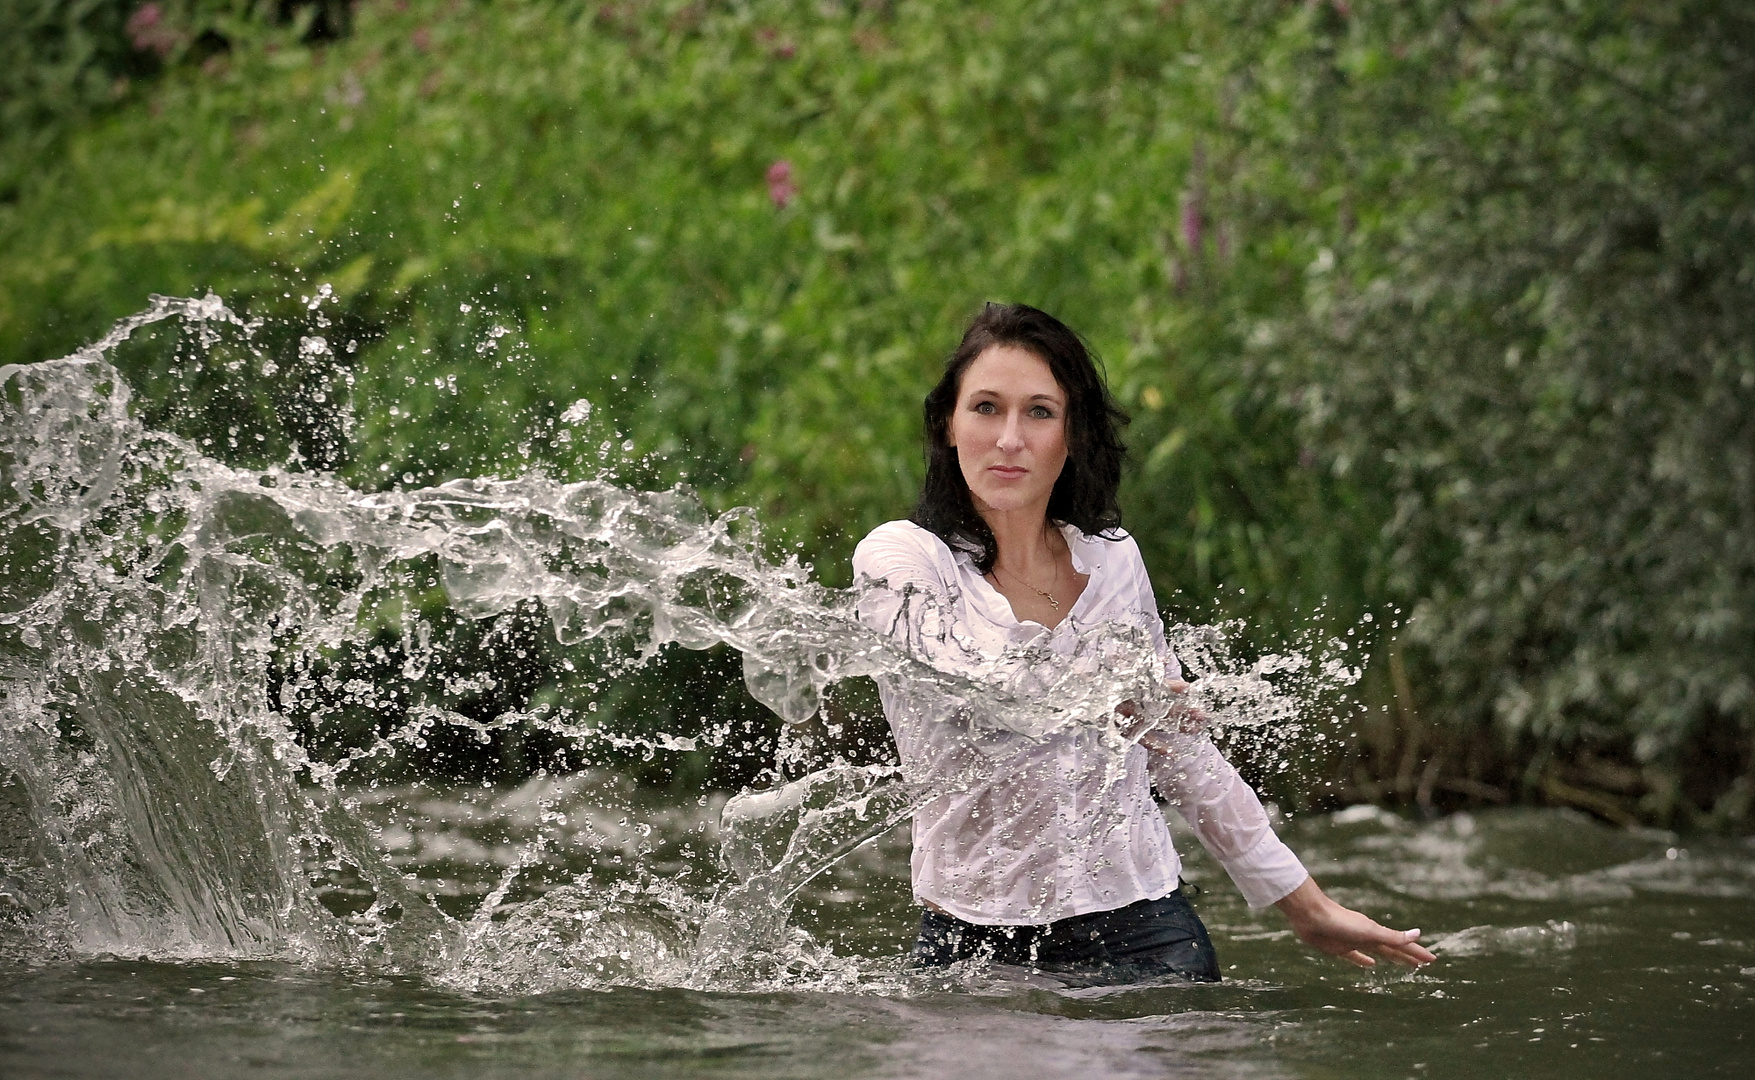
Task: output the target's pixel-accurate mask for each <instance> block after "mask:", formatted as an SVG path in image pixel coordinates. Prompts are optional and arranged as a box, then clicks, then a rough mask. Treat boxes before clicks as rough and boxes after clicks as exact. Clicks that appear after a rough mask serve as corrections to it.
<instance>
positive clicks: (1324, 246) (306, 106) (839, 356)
mask: <svg viewBox="0 0 1755 1080" xmlns="http://www.w3.org/2000/svg"><path fill="white" fill-rule="evenodd" d="M25 6H26V7H27V8H29V7H32V6H31V5H25ZM33 10H35V11H37V12H38V13H37V14H36V15H33V16H32V18H34V19H35V21H34V22H32V23H31V24H30V33H29V34H22V35H18V36H17V37H15V38H14V39H13V40H12V43H11V44H9V45H7V46H6V48H8V49H11V50H13V52H14V53H17V55H9V56H8V60H9V64H8V73H7V74H6V75H5V76H4V78H6V79H7V80H9V82H8V84H7V88H6V89H7V93H6V97H7V104H6V106H5V109H6V112H5V117H6V125H7V130H6V133H5V134H4V136H0V149H3V150H4V153H5V156H6V161H5V162H4V164H3V165H0V362H24V361H30V360H36V359H42V358H46V357H50V356H57V355H61V354H63V353H66V352H67V351H69V350H70V349H71V348H73V347H75V346H76V345H78V344H79V343H81V342H84V341H89V340H91V339H92V338H93V337H95V336H96V335H97V334H99V333H100V332H101V331H102V330H103V328H105V327H106V326H107V325H108V323H109V322H110V321H111V320H113V319H115V318H117V317H120V316H122V315H125V314H128V313H130V312H133V311H135V310H138V309H139V308H141V307H143V306H144V304H145V301H146V296H147V294H148V293H165V294H181V295H191V294H199V293H201V292H202V291H204V290H212V291H214V292H216V293H217V294H219V295H220V296H221V297H223V298H224V299H225V300H226V302H227V303H228V304H230V305H232V306H233V307H234V308H235V309H237V310H240V311H244V312H248V313H249V314H251V315H256V316H266V317H269V318H270V319H271V320H272V323H271V327H270V329H268V330H266V331H265V336H264V342H265V346H266V347H267V348H268V349H270V350H271V351H272V352H273V353H274V357H275V362H274V363H273V364H272V365H271V368H270V369H269V370H267V371H264V370H263V369H262V368H260V367H259V366H258V367H257V368H255V369H253V371H254V375H253V377H250V378H240V377H238V375H237V373H236V372H235V371H227V370H226V368H225V365H224V364H223V363H218V362H213V361H212V359H211V358H198V359H191V358H190V356H189V354H188V353H186V352H179V351H178V350H177V349H175V348H171V347H153V346H152V343H151V342H146V343H143V344H142V345H141V346H140V347H138V348H135V349H132V350H130V351H128V352H127V353H125V355H124V357H123V360H124V365H125V367H127V368H128V372H127V373H128V374H129V376H130V378H131V381H132V382H133V383H134V385H135V386H136V388H137V389H138V390H139V391H140V395H141V405H140V407H141V409H142V410H143V413H144V414H145V415H147V416H148V417H149V418H150V419H151V420H152V421H153V422H155V423H158V424H161V425H168V426H169V427H171V428H173V429H175V430H179V431H181V432H183V433H185V434H188V435H190V436H191V437H194V438H197V439H200V440H211V441H210V442H209V443H208V445H209V446H211V447H212V449H213V450H214V451H215V452H216V453H217V454H219V455H220V456H222V457H226V458H228V459H230V460H234V461H237V462H239V463H241V464H251V465H261V464H265V463H268V462H285V461H287V460H289V459H290V460H293V461H295V462H296V463H298V464H299V465H300V466H301V467H317V468H326V469H335V470H338V471H340V472H341V473H343V474H344V475H346V476H347V477H348V479H349V480H350V482H352V483H355V484H358V485H363V486H366V487H374V488H375V487H385V486H392V485H397V484H416V483H428V482H432V481H435V480H439V479H444V478H448V477H454V476H460V475H473V474H479V473H484V472H498V473H509V472H516V471H521V470H525V469H532V468H535V469H543V470H546V471H548V472H551V473H553V474H556V475H560V476H565V477H584V476H588V475H597V474H600V473H605V474H607V475H610V476H614V477H617V478H620V479H623V480H626V481H629V482H632V483H637V484H640V485H644V486H665V485H669V484H672V483H677V482H686V483H688V484H691V485H693V486H694V487H695V488H697V489H698V490H699V491H701V492H702V493H703V495H704V497H706V498H707V500H708V501H709V503H710V504H711V505H713V506H715V507H718V508H727V507H730V506H733V505H739V504H748V505H753V506H755V507H757V508H758V509H759V510H760V512H761V514H762V517H763V519H764V521H765V522H766V523H767V528H768V530H769V533H768V535H769V539H770V542H771V543H772V544H773V546H774V549H775V550H776V552H777V553H781V552H796V553H798V554H800V555H802V556H803V557H805V558H806V559H808V560H810V561H811V562H812V563H813V564H814V565H815V566H816V567H817V571H818V575H819V577H820V578H821V579H822V580H824V581H825V582H827V583H830V584H846V583H847V572H846V570H845V566H846V560H847V556H848V554H849V553H850V550H851V546H852V544H853V543H854V542H855V541H856V540H857V539H858V537H859V536H861V535H862V534H863V533H864V532H865V531H866V530H867V529H869V528H870V527H871V526H873V525H875V524H876V523H878V522H880V521H883V520H886V519H889V518H894V517H899V516H903V515H905V514H906V513H907V512H908V511H909V509H910V500H911V497H912V494H913V492H914V490H915V487H916V484H917V481H918V477H919V474H920V461H919V450H918V444H919V431H918V417H917V415H916V414H917V410H918V399H919V397H920V396H921V393H922V392H923V390H924V388H925V387H926V386H928V385H929V384H930V382H931V380H932V377H933V374H934V371H935V369H936V368H937V367H938V365H939V364H940V363H941V362H942V358H943V356H944V355H945V353H946V352H947V351H948V350H949V348H950V347H951V346H952V344H953V343H954V341H955V338H956V335H957V332H958V329H959V327H960V325H961V323H962V322H964V321H965V320H966V319H967V317H968V315H969V313H970V312H971V311H972V310H973V309H974V308H975V307H976V306H977V305H978V304H979V303H980V302H981V301H982V300H984V299H1007V300H1020V301H1025V302H1029V303H1033V304H1036V305H1039V306H1042V307H1045V308H1047V309H1049V310H1051V311H1054V312H1056V313H1057V314H1059V315H1060V316H1062V317H1063V318H1065V319H1066V320H1067V321H1068V322H1070V323H1071V324H1073V325H1074V326H1076V327H1079V328H1080V329H1082V330H1083V331H1084V332H1085V333H1086V334H1087V335H1088V336H1089V337H1090V339H1091V340H1092V342H1093V344H1094V345H1095V346H1096V347H1097V348H1098V350H1099V351H1100V353H1101V354H1102V355H1103V356H1104V358H1105V360H1106V362H1107V365H1108V371H1109V375H1110V378H1111V381H1112V383H1113V385H1114V387H1115V389H1116V391H1117V393H1118V395H1119V397H1120V398H1121V400H1122V402H1123V404H1124V405H1125V406H1126V407H1127V408H1128V409H1129V410H1130V412H1132V414H1133V416H1134V422H1133V424H1132V426H1131V429H1130V433H1129V435H1130V443H1131V446H1132V448H1133V455H1134V460H1133V467H1132V470H1131V472H1130V474H1129V478H1128V481H1127V484H1128V487H1127V491H1126V493H1125V499H1124V506H1125V507H1126V509H1127V523H1128V527H1129V530H1130V531H1131V532H1133V533H1134V534H1135V535H1136V536H1137V537H1138V538H1139V540H1140V543H1141V546H1142V548H1143V549H1144V551H1145V553H1146V557H1147V561H1148V564H1149V565H1150V567H1151V569H1152V572H1153V574H1154V577H1155V580H1156V581H1157V583H1158V588H1159V592H1160V597H1161V598H1162V599H1163V600H1164V601H1165V603H1166V605H1167V607H1168V609H1169V611H1170V612H1171V613H1173V614H1176V615H1180V616H1182V617H1186V618H1191V619H1199V620H1212V619H1238V620H1242V621H1243V624H1244V625H1245V626H1246V627H1247V633H1248V635H1249V636H1250V640H1251V642H1252V645H1253V647H1256V648H1271V647H1273V646H1274V645H1275V644H1276V643H1278V642H1281V641H1283V640H1285V639H1286V638H1287V637H1288V636H1289V635H1294V634H1296V633H1297V632H1299V630H1300V628H1305V627H1310V626H1319V627H1324V628H1327V629H1328V630H1330V631H1334V632H1340V633H1344V632H1345V630H1346V629H1347V628H1353V629H1354V630H1355V631H1356V632H1363V631H1366V630H1369V631H1371V633H1370V634H1367V637H1369V638H1371V639H1372V640H1369V641H1366V642H1364V643H1363V644H1364V647H1365V648H1366V650H1367V651H1368V652H1369V654H1370V656H1371V661H1370V664H1369V665H1368V669H1367V674H1366V678H1365V680H1364V681H1363V682H1362V683H1361V684H1360V685H1359V686H1358V688H1357V693H1358V698H1359V702H1360V703H1361V704H1362V706H1363V707H1364V708H1363V711H1362V712H1360V713H1358V714H1357V715H1356V716H1355V718H1354V719H1353V720H1351V721H1349V727H1348V730H1347V731H1346V733H1345V734H1346V737H1345V738H1344V739H1340V740H1335V741H1333V742H1331V744H1330V745H1331V746H1338V747H1339V749H1335V750H1330V751H1325V752H1324V753H1323V754H1322V755H1317V754H1315V752H1314V751H1312V752H1311V756H1310V759H1309V760H1308V761H1307V762H1306V763H1305V764H1304V765H1303V766H1301V767H1300V768H1299V769H1297V770H1294V773H1295V775H1294V776H1292V777H1291V779H1290V780H1289V781H1287V782H1285V784H1284V790H1282V791H1281V792H1279V794H1280V796H1281V798H1282V801H1283V802H1285V803H1286V804H1287V805H1288V806H1308V805H1313V804H1318V803H1321V802H1323V801H1324V800H1327V801H1330V802H1332V801H1334V800H1339V799H1355V798H1369V799H1377V800H1386V801H1392V802H1404V803H1407V804H1410V805H1417V806H1420V807H1423V808H1426V809H1443V808H1449V807H1458V806H1467V805H1485V804H1498V803H1505V802H1515V801H1544V802H1550V803H1559V804H1563V805H1569V806H1573V807H1577V808H1580V809H1583V810H1586V811H1588V812H1591V813H1593V814H1596V815H1598V816H1600V817H1603V818H1607V819H1609V820H1612V821H1619V822H1628V823H1631V822H1638V821H1643V822H1653V823H1659V824H1666V825H1679V826H1693V827H1731V828H1739V827H1742V828H1746V827H1747V825H1748V823H1749V821H1750V820H1751V814H1752V812H1755V811H1752V807H1751V800H1752V798H1755V430H1752V425H1755V226H1752V217H1755V108H1752V106H1755V17H1752V16H1751V15H1750V14H1749V13H1748V12H1747V11H1746V10H1745V9H1744V7H1743V6H1742V5H1738V4H1734V3H1729V2H1714V0H1675V2H1666V3H1650V2H1638V0H1550V2H1536V0H1499V2H1495V0H1475V2H1465V3H1461V4H1451V3H1437V2H1433V0H1415V2H1411V3H1373V2H1366V0H1353V2H1346V0H1323V2H1302V0H1300V2H1282V3H1246V2H1236V3H1230V2H1226V3H1211V4H1194V3H1177V2H1174V0H1171V2H1164V3H1159V2H1144V0H1111V2H1107V3H1104V4H1100V5H1093V4H1077V3H1053V2H1044V0H1000V2H996V3H992V4H984V5H974V6H971V5H960V4H952V3H946V2H939V0H866V2H860V3H852V2H834V0H741V2H716V3H715V2H694V3H685V2H683V0H650V2H643V3H642V2H623V3H611V4H597V3H583V2H575V0H501V2H496V3H475V2H468V0H407V2H402V0H397V2H379V0H366V2H362V3H359V4H354V5H345V4H341V3H305V4H301V3H296V2H293V3H286V2H281V3H274V4H270V3H260V2H253V0H164V2H163V3H151V4H146V5H136V4H133V3H128V4H105V3H92V4H84V5H69V4H62V3H54V2H49V0H44V2H42V3H40V4H38V5H35V7H34V8H33ZM319 320H320V321H321V322H322V324H323V325H321V326H318V325H317V323H318V321H319ZM318 338H320V339H321V341H320V343H319V344H316V345H313V344H312V342H313V340H315V339H318ZM581 401H588V402H589V403H590V407H589V409H587V408H586V407H585V406H582V405H579V404H577V403H579V402H581ZM1368 613H1369V614H1371V616H1372V619H1373V621H1371V622H1369V623H1367V622H1364V621H1362V620H1363V617H1364V616H1365V615H1366V614H1368ZM661 667H662V666H661ZM665 671H668V672H669V674H668V675H666V674H664V672H665ZM734 672H735V668H734V665H732V666H728V665H727V664H725V663H723V662H721V660H719V659H714V658H713V657H707V658H704V659H701V660H700V661H698V662H696V661H681V660H679V661H677V662H675V663H673V664H671V665H670V666H669V667H668V668H664V669H663V670H662V671H660V672H659V673H658V674H655V675H653V676H651V678H653V679H656V680H658V681H657V683H655V684H652V685H653V686H654V689H653V691H652V692H651V693H644V692H643V693H640V694H626V695H624V698H625V699H626V700H624V701H623V702H622V707H623V708H625V709H626V710H628V711H629V713H630V715H632V714H633V713H634V712H636V711H637V710H639V709H640V708H642V707H643V705H642V701H643V700H646V701H650V700H666V701H669V702H670V703H671V704H669V705H667V706H666V708H667V709H670V710H671V711H672V712H674V711H675V710H676V709H677V708H679V707H680V706H679V705H678V704H677V702H679V701H685V700H686V701H700V700H702V699H703V698H708V699H711V700H712V701H714V702H716V703H717V704H715V705H713V708H717V709H722V710H732V711H734V712H735V711H739V710H745V709H746V708H747V704H746V703H740V702H737V701H733V700H732V695H728V694H722V693H721V692H720V689H715V690H714V691H713V692H712V693H709V694H704V695H703V694H702V693H701V692H700V691H699V690H698V689H695V690H691V691H689V692H687V693H686V694H679V693H677V692H674V691H670V690H666V689H665V686H664V685H663V682H664V679H666V678H669V679H672V680H675V681H678V682H679V683H680V682H685V681H691V680H692V681H693V683H694V684H695V685H696V686H697V687H698V686H699V685H700V684H702V683H703V682H707V683H712V685H714V686H715V687H719V688H723V687H726V686H733V685H734V682H732V681H730V680H734V679H735V674H734ZM540 674H541V673H540V672H538V673H536V675H534V676H533V677H532V678H531V679H530V680H528V681H529V682H530V683H531V688H532V689H531V692H533V693H534V692H537V689H539V688H540V685H541V683H542V679H541V677H540ZM854 696H855V697H856V696H857V695H854ZM866 707H867V708H868V709H869V703H867V706H866ZM667 715H668V714H667ZM739 715H743V713H741V712H740V713H739ZM650 722H651V723H654V724H656V723H659V721H658V720H650ZM664 722H669V721H668V720H666V721H664ZM502 749H503V748H502ZM506 760H507V762H509V764H507V765H505V768H507V769H510V770H513V771H516V770H517V769H522V768H525V767H528V762H529V761H530V760H531V759H530V758H529V757H528V755H527V754H526V752H525V749H524V748H519V750H518V752H517V753H516V754H511V755H509V756H507V758H506ZM705 767H706V766H701V768H705ZM1269 782H1270V784H1271V783H1273V781H1271V780H1270V781H1269Z"/></svg>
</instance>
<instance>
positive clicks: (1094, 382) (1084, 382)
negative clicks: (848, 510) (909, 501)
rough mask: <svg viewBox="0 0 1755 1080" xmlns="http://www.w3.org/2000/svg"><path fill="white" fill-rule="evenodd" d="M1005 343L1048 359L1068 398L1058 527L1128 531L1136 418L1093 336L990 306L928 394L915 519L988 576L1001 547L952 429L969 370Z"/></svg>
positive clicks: (1056, 500)
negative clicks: (1121, 498)
mask: <svg viewBox="0 0 1755 1080" xmlns="http://www.w3.org/2000/svg"><path fill="white" fill-rule="evenodd" d="M996 345H1010V346H1012V347H1014V348H1019V349H1023V350H1024V351H1025V352H1027V353H1030V354H1031V355H1033V356H1036V357H1038V358H1039V359H1041V360H1042V361H1043V362H1044V363H1046V364H1047V365H1048V370H1049V371H1050V372H1052V373H1053V375H1054V381H1055V382H1057V383H1059V384H1060V388H1061V390H1063V391H1064V392H1065V393H1066V398H1067V401H1066V451H1067V453H1066V465H1065V467H1064V468H1062V469H1061V471H1060V476H1059V477H1058V478H1056V479H1055V481H1054V490H1053V491H1052V492H1051V493H1050V494H1049V496H1048V520H1049V521H1050V522H1053V523H1055V524H1066V525H1073V526H1076V527H1077V528H1078V529H1079V531H1080V532H1083V533H1084V534H1085V535H1087V536H1105V537H1108V538H1113V537H1114V536H1115V534H1116V531H1117V530H1119V529H1120V528H1121V506H1120V504H1119V503H1117V502H1116V492H1117V490H1118V489H1119V488H1120V487H1121V465H1122V462H1123V461H1124V460H1125V459H1126V457H1127V447H1126V446H1125V445H1124V444H1123V443H1122V441H1121V428H1122V426H1123V425H1125V424H1126V423H1127V422H1128V416H1127V414H1126V413H1125V412H1123V411H1121V409H1120V408H1119V407H1118V406H1117V405H1116V404H1115V400H1114V399H1113V398H1111V397H1110V396H1109V387H1108V385H1107V384H1106V383H1105V382H1104V380H1103V373H1102V371H1101V369H1100V368H1099V366H1098V363H1099V361H1098V359H1097V356H1096V354H1095V353H1093V352H1092V351H1091V348H1090V347H1089V346H1088V345H1086V344H1085V341H1084V339H1083V338H1081V337H1079V335H1078V334H1076V333H1074V332H1073V331H1072V329H1071V328H1069V327H1068V326H1067V325H1066V324H1065V323H1063V322H1061V321H1060V320H1059V319H1056V318H1055V317H1054V316H1052V315H1050V314H1048V313H1047V312H1045V311H1038V310H1037V309H1036V308H1033V307H1028V306H1026V305H1024V304H987V305H986V306H984V307H983V308H982V309H981V313H980V314H979V315H977V316H975V319H974V321H973V322H971V323H970V324H969V329H967V330H966V331H964V332H963V340H962V343H961V344H959V345H958V346H957V351H956V352H954V353H952V354H951V358H950V359H949V360H948V361H946V362H945V373H944V377H943V378H941V379H939V381H938V385H937V386H935V387H933V388H932V392H931V393H929V394H927V395H926V482H925V483H924V484H922V485H921V489H920V503H919V505H918V506H916V507H915V508H914V516H913V519H912V520H913V521H914V523H915V524H916V525H919V526H920V527H921V528H924V529H927V530H929V531H931V532H933V533H936V534H937V535H938V537H939V539H941V540H943V541H944V542H945V543H946V544H948V545H949V546H950V547H951V548H952V549H953V550H955V549H958V548H961V549H962V550H964V551H967V552H969V554H970V556H971V558H972V559H973V560H974V562H975V567H976V569H978V570H980V571H981V572H982V573H984V574H985V573H987V572H989V571H990V570H992V569H993V563H994V560H995V559H997V558H998V557H999V544H998V542H997V541H996V540H994V538H993V530H992V529H990V528H988V527H987V522H986V521H983V520H982V518H981V515H980V514H979V513H978V512H976V510H975V500H974V499H973V498H972V497H971V496H970V494H969V484H968V482H967V481H965V480H964V479H963V470H962V467H961V466H960V465H959V464H958V461H957V450H956V447H954V446H952V445H950V428H951V413H952V412H953V411H954V410H955V409H956V407H957V395H958V393H959V392H960V391H961V389H962V383H963V373H964V372H965V371H967V370H968V369H969V365H970V364H972V363H974V362H975V358H976V357H978V356H980V355H981V354H982V353H984V352H986V351H987V350H988V349H990V348H992V347H994V346H996Z"/></svg>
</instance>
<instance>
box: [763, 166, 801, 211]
mask: <svg viewBox="0 0 1755 1080" xmlns="http://www.w3.org/2000/svg"><path fill="white" fill-rule="evenodd" d="M797 194H798V185H797V184H794V183H793V182H792V162H790V161H787V160H786V159H785V158H781V159H780V160H779V161H776V162H775V163H774V164H772V165H770V166H768V198H770V199H772V200H774V205H775V206H776V207H778V208H779V209H781V210H784V209H786V205H787V204H788V203H790V202H791V201H792V199H793V196H795V195H797Z"/></svg>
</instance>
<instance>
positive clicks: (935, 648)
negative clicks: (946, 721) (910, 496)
mask: <svg viewBox="0 0 1755 1080" xmlns="http://www.w3.org/2000/svg"><path fill="white" fill-rule="evenodd" d="M927 535H930V534H926V533H924V532H923V531H922V530H919V529H916V528H913V527H911V526H909V525H907V524H906V523H903V522H892V523H890V524H889V525H881V526H879V527H878V528H876V529H874V530H872V532H871V533H870V535H868V536H866V538H865V539H864V540H861V541H860V542H859V546H858V547H856V548H855V549H854V551H853V577H854V582H855V585H854V587H855V588H856V589H857V590H858V608H857V610H858V614H859V621H860V622H862V623H864V624H865V625H866V626H869V627H870V628H872V629H873V630H876V631H877V632H878V633H880V634H883V635H884V636H885V637H888V638H889V639H890V640H891V641H893V642H894V643H895V644H897V645H899V646H900V647H901V648H902V649H903V651H905V652H906V653H907V654H908V656H910V657H911V658H913V659H915V660H918V661H920V662H921V663H924V664H926V665H927V666H928V667H931V668H933V669H934V670H937V671H942V672H944V673H946V674H949V675H954V676H958V677H960V678H964V679H971V680H976V681H985V682H990V683H991V682H994V681H996V680H998V681H1003V678H1004V676H1005V674H1006V673H1007V672H1008V670H1009V667H1010V666H1013V665H1010V664H1008V663H1007V662H1005V661H1004V660H997V661H996V658H993V657H986V656H983V655H981V653H980V651H979V650H977V649H975V648H973V647H972V646H970V645H969V644H968V643H966V642H965V641H963V640H961V639H960V637H959V635H958V633H957V627H956V619H957V613H956V606H957V597H956V595H955V594H954V592H953V587H952V584H951V582H950V580H948V572H947V569H946V568H944V567H941V566H939V564H938V560H936V559H935V558H934V553H933V551H932V545H929V544H928V543H926V542H923V539H922V538H923V537H924V536H927ZM934 542H936V538H934Z"/></svg>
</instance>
